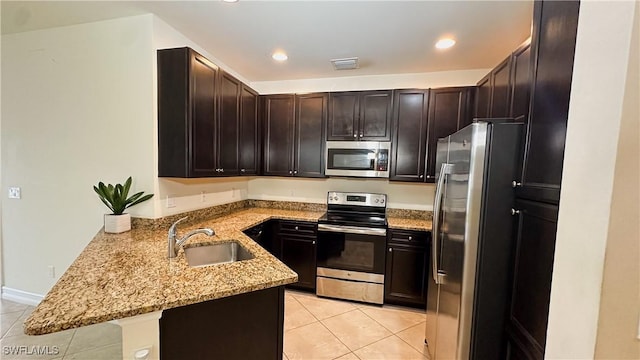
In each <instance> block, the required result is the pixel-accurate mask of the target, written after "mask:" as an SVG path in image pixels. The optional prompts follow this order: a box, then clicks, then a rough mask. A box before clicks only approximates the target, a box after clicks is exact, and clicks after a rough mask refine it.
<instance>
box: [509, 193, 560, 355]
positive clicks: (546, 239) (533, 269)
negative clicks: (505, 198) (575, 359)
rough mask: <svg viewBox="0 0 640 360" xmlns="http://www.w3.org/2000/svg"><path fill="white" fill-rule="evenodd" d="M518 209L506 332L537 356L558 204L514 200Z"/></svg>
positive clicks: (542, 333) (541, 348)
mask: <svg viewBox="0 0 640 360" xmlns="http://www.w3.org/2000/svg"><path fill="white" fill-rule="evenodd" d="M515 208H516V209H517V210H518V211H519V214H518V216H519V218H518V227H517V230H516V231H517V233H516V250H515V261H514V271H513V286H512V292H511V306H510V309H509V316H508V318H509V319H508V321H507V333H508V334H509V337H510V338H512V340H516V341H518V342H520V343H522V344H523V345H524V348H526V349H527V350H528V351H527V352H528V353H530V354H534V357H535V358H537V359H542V358H543V355H544V347H545V339H546V335H547V319H548V315H549V296H550V293H551V275H552V272H553V256H554V252H555V243H556V228H557V221H558V207H557V206H555V205H549V204H544V203H540V202H533V201H528V200H516V203H515Z"/></svg>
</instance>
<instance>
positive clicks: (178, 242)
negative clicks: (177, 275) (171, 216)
mask: <svg viewBox="0 0 640 360" xmlns="http://www.w3.org/2000/svg"><path fill="white" fill-rule="evenodd" d="M187 218H188V216H185V217H183V218H182V219H180V220H178V221H176V222H174V223H173V225H171V227H170V228H169V236H168V238H169V239H168V240H169V251H168V257H169V259H171V258H174V257H176V256H178V250H180V248H181V247H182V245H183V244H184V243H185V242H186V241H187V240H189V238H190V237H192V236H193V235H196V234H206V235H209V236H213V235H215V234H216V233H215V231H213V230H212V229H195V230H191V231H189V232H188V233H186V234H185V235H184V236H183V237H181V238H180V239H176V237H177V236H178V228H177V225H178V223H180V222H181V221H183V220H185V219H187Z"/></svg>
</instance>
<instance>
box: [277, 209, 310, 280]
mask: <svg viewBox="0 0 640 360" xmlns="http://www.w3.org/2000/svg"><path fill="white" fill-rule="evenodd" d="M316 232H317V224H316V223H310V222H301V221H280V223H279V230H278V237H279V238H280V249H281V250H280V251H281V260H282V262H283V263H285V265H287V266H288V267H290V268H291V270H293V271H295V272H296V273H298V282H296V283H293V284H290V285H288V287H291V288H296V289H301V290H310V291H315V290H316V238H317V235H316Z"/></svg>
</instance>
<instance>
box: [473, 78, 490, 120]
mask: <svg viewBox="0 0 640 360" xmlns="http://www.w3.org/2000/svg"><path fill="white" fill-rule="evenodd" d="M490 111H491V73H488V74H487V75H486V76H485V77H483V78H482V80H480V81H478V84H477V90H476V109H475V115H474V116H475V117H477V118H488V117H489V112H490Z"/></svg>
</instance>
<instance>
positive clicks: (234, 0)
mask: <svg viewBox="0 0 640 360" xmlns="http://www.w3.org/2000/svg"><path fill="white" fill-rule="evenodd" d="M222 1H223V2H228V3H233V2H238V0H222Z"/></svg>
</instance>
